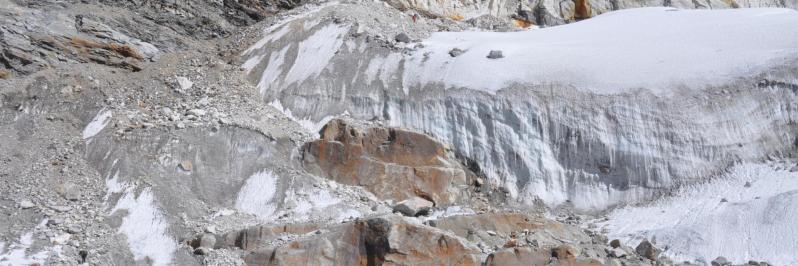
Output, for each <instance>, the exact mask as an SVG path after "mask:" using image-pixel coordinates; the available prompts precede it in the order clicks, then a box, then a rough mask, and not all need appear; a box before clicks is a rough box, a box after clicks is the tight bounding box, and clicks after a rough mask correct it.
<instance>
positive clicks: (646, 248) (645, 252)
mask: <svg viewBox="0 0 798 266" xmlns="http://www.w3.org/2000/svg"><path fill="white" fill-rule="evenodd" d="M635 252H637V254H638V255H640V256H643V257H644V258H647V259H650V260H653V261H656V260H657V257H659V254H660V253H661V252H662V251H661V250H660V249H658V248H657V247H655V246H654V245H653V244H651V242H648V240H643V241H642V242H640V244H638V245H637V247H636V248H635Z"/></svg>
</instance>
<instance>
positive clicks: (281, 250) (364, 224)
mask: <svg viewBox="0 0 798 266" xmlns="http://www.w3.org/2000/svg"><path fill="white" fill-rule="evenodd" d="M478 254H479V250H477V249H476V248H475V247H472V246H469V245H466V244H464V243H463V242H462V241H461V239H458V238H457V237H454V236H452V235H450V234H447V233H444V232H443V231H440V230H437V229H434V228H430V227H427V226H423V225H415V224H410V223H407V222H405V221H404V220H402V219H401V218H374V219H369V220H365V221H357V222H354V223H349V224H345V225H342V226H340V227H337V228H334V229H331V231H330V232H328V233H325V234H323V235H319V236H317V237H313V238H309V239H304V240H299V241H294V242H292V243H289V244H286V245H284V246H281V247H278V248H275V249H264V250H258V251H256V252H253V253H251V254H249V255H248V256H246V258H245V260H246V262H247V264H248V265H481V261H480V258H479V255H478Z"/></svg>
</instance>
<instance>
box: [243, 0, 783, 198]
mask: <svg viewBox="0 0 798 266" xmlns="http://www.w3.org/2000/svg"><path fill="white" fill-rule="evenodd" d="M341 8H346V9H348V10H350V11H351V12H350V13H352V14H358V13H359V12H358V11H357V10H356V9H366V8H373V7H364V6H360V5H351V4H344V3H338V4H331V5H329V6H326V7H323V8H321V9H320V10H319V11H316V16H315V17H322V18H325V17H330V16H335V15H336V14H338V13H336V10H337V9H341ZM363 13H369V12H365V11H364V12H363ZM373 13H377V12H373ZM375 16H376V15H375ZM358 19H360V20H358ZM364 19H368V18H355V19H351V18H349V19H328V20H326V21H324V22H318V21H317V19H316V18H314V19H312V20H311V19H310V18H308V17H289V18H288V19H286V20H285V21H280V22H277V23H276V24H275V25H276V26H272V27H269V28H268V29H270V31H267V33H265V34H264V37H263V40H267V41H260V42H258V43H256V44H255V45H253V46H252V47H250V49H247V50H246V51H244V52H243V54H242V55H241V56H242V58H243V59H244V60H246V62H247V63H246V65H245V67H246V68H247V70H248V71H249V72H248V73H249V74H248V78H249V80H250V81H251V82H253V83H255V84H258V83H261V84H259V87H261V89H262V97H263V100H264V103H271V104H272V105H275V106H280V107H281V108H282V109H283V111H284V112H287V113H288V112H290V113H291V114H292V115H293V116H294V117H300V118H302V119H303V120H307V121H310V122H309V123H310V124H313V123H314V122H315V121H322V120H323V119H329V117H330V116H335V115H340V114H347V115H349V116H352V117H354V118H358V119H366V120H373V119H377V120H385V121H386V122H387V124H389V125H391V126H400V127H408V128H412V129H416V130H421V131H424V132H427V133H430V134H432V135H434V136H436V137H437V138H440V139H441V140H442V141H444V142H447V143H450V144H451V145H452V148H453V149H454V150H455V151H456V152H457V153H459V154H460V155H462V156H464V157H466V158H470V159H473V160H474V161H475V162H477V163H478V164H479V167H480V170H481V171H482V172H483V173H484V174H485V175H486V176H487V177H488V178H489V180H490V182H491V183H492V184H494V185H495V186H500V187H503V188H504V189H505V190H506V191H507V192H508V193H509V194H510V196H511V197H513V198H515V199H516V200H517V201H518V202H520V203H522V204H523V203H527V204H531V202H533V201H535V200H537V199H540V200H543V201H544V202H546V203H547V204H549V205H551V206H554V205H558V204H561V203H565V202H571V203H573V204H574V206H575V207H576V208H578V209H580V210H584V211H599V210H604V209H606V208H609V207H612V206H616V205H619V204H627V203H634V202H642V201H646V200H651V199H654V198H658V197H660V196H661V195H664V194H668V193H671V192H672V191H674V190H675V189H677V188H678V187H680V186H684V185H689V184H693V183H696V182H700V181H703V180H706V179H707V178H708V177H709V176H713V175H715V174H718V173H721V172H722V171H723V170H724V169H726V168H727V167H729V166H731V165H733V164H734V163H735V162H739V161H747V160H756V159H759V158H763V157H765V156H767V155H770V154H778V153H787V152H790V151H793V150H795V147H796V146H798V139H797V137H798V136H796V134H795V133H794V132H796V124H795V121H796V105H795V104H794V103H795V102H798V94H796V93H797V90H798V89H796V88H798V86H796V83H798V82H796V80H798V79H796V76H797V75H798V74H796V73H798V71H796V70H797V69H796V65H798V64H796V62H798V50H796V49H794V47H798V29H795V28H794V27H784V25H793V24H798V12H797V11H795V10H789V9H778V8H768V9H740V10H722V11H718V10H712V11H710V10H679V9H674V8H642V9H631V10H623V11H618V12H610V13H606V14H603V15H600V16H597V17H595V18H592V19H590V20H585V21H581V22H578V23H573V24H569V25H565V26H558V27H551V28H543V29H534V30H528V31H518V32H508V33H493V32H441V33H432V34H431V36H430V37H429V38H426V39H423V40H422V41H421V42H419V43H410V44H396V43H394V44H391V41H390V40H384V38H383V39H381V38H380V37H379V36H378V35H377V34H376V32H371V31H370V29H369V27H373V25H371V26H370V25H368V24H367V23H366V22H363V21H364ZM307 21H311V22H312V23H308V22H307ZM629 21H635V22H636V23H629ZM308 25H310V26H308ZM286 28H288V29H290V31H291V32H292V34H287V35H286V34H284V33H283V32H284V31H285V30H286ZM346 30H348V32H345V31H346ZM409 30H414V29H412V28H411V29H409ZM311 38H312V39H314V40H316V41H320V42H324V43H325V45H324V46H323V47H322V46H320V47H316V48H315V49H308V48H307V47H305V46H303V45H301V44H302V43H303V42H304V41H306V40H308V39H311ZM331 47H338V48H337V50H335V51H334V52H331ZM455 47H456V48H460V49H463V50H465V51H466V52H465V53H464V54H462V55H460V56H458V57H451V56H450V55H449V54H448V51H449V50H450V49H452V48H455ZM489 50H502V51H503V52H504V53H505V58H501V59H495V60H492V59H487V58H486V55H487V54H488V51H489ZM275 54H277V55H278V56H274V55H275ZM331 54H332V55H333V56H332V57H330V55H331ZM253 58H255V59H253ZM257 58H273V59H275V58H279V59H280V60H276V59H275V60H261V61H260V62H259V63H253V61H252V60H257ZM303 58H323V59H324V60H321V61H320V62H323V63H325V65H323V66H319V65H312V66H307V65H306V62H305V61H306V60H304V59H303ZM275 64H279V65H275ZM299 64H302V65H299ZM294 69H300V70H302V69H311V70H312V71H310V70H308V71H304V70H303V71H294ZM300 74H302V75H300ZM263 81H266V83H265V84H264V83H263ZM269 81H272V82H269ZM266 84H268V85H266Z"/></svg>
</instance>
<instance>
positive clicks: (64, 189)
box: [57, 183, 80, 201]
mask: <svg viewBox="0 0 798 266" xmlns="http://www.w3.org/2000/svg"><path fill="white" fill-rule="evenodd" d="M57 192H58V194H60V195H61V196H62V197H64V198H65V199H67V200H70V201H76V200H78V199H80V190H79V189H78V186H76V185H75V184H72V183H65V184H62V185H60V186H59V187H58V191H57Z"/></svg>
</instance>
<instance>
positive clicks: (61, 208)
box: [50, 205, 72, 212]
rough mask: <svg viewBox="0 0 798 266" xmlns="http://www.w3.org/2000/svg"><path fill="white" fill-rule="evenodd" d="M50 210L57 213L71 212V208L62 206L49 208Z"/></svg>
mask: <svg viewBox="0 0 798 266" xmlns="http://www.w3.org/2000/svg"><path fill="white" fill-rule="evenodd" d="M50 209H53V210H55V211H57V212H68V211H71V210H72V207H69V206H62V205H55V206H50Z"/></svg>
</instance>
